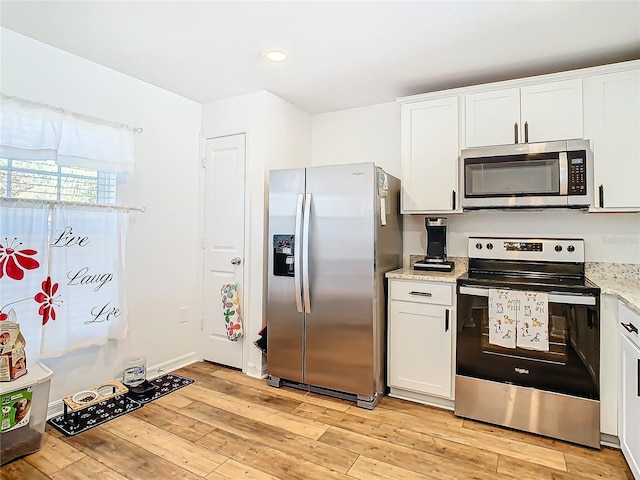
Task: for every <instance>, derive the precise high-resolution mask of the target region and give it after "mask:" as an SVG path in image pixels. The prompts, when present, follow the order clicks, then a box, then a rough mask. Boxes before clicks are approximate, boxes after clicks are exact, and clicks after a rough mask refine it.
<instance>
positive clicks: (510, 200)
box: [458, 140, 593, 210]
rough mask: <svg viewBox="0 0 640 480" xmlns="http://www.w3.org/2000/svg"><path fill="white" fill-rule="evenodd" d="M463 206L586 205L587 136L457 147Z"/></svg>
mask: <svg viewBox="0 0 640 480" xmlns="http://www.w3.org/2000/svg"><path fill="white" fill-rule="evenodd" d="M459 167H460V168H459V170H458V172H459V180H460V190H459V191H460V194H461V201H460V203H461V206H462V208H463V209H467V210H468V209H479V208H536V207H567V208H587V207H589V206H590V205H591V202H592V199H593V191H592V185H593V154H592V153H591V149H590V146H589V141H588V140H563V141H557V142H544V143H518V144H514V145H496V146H492V147H478V148H470V149H466V150H463V151H462V153H461V155H460V165H459Z"/></svg>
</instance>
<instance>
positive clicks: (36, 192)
mask: <svg viewBox="0 0 640 480" xmlns="http://www.w3.org/2000/svg"><path fill="white" fill-rule="evenodd" d="M0 196H3V197H12V198H28V199H38V200H62V201H67V202H82V203H96V204H107V205H113V204H115V200H116V174H115V173H114V172H99V171H97V170H94V169H91V168H82V167H66V166H61V165H56V162H55V161H53V160H46V161H43V160H38V161H34V160H12V159H6V158H0Z"/></svg>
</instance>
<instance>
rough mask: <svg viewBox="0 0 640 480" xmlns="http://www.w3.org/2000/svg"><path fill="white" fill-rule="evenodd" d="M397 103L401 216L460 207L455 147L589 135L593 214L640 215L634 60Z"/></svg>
mask: <svg viewBox="0 0 640 480" xmlns="http://www.w3.org/2000/svg"><path fill="white" fill-rule="evenodd" d="M398 101H399V102H400V103H401V112H402V114H401V122H400V131H401V141H400V149H401V153H400V158H401V166H402V175H401V180H402V213H408V214H430V213H434V214H438V213H442V214H445V213H460V212H461V209H460V208H459V203H460V202H459V201H458V197H459V193H460V192H458V188H459V187H458V179H457V175H458V158H459V155H460V150H461V149H463V148H470V147H481V146H488V145H509V144H514V143H524V142H529V143H534V142H548V141H556V140H570V139H577V138H584V139H587V140H590V141H591V147H592V149H593V163H594V173H593V178H592V179H588V182H589V188H592V189H593V193H594V195H593V198H594V202H593V205H592V207H591V211H610V212H625V211H626V212H629V211H635V212H637V211H640V133H639V132H640V61H638V60H634V61H631V62H621V63H617V64H612V65H602V66H599V67H591V68H585V69H581V70H573V71H568V72H561V73H554V74H549V75H540V76H537V77H528V78H520V79H515V80H508V81H504V82H497V83H491V84H485V85H473V86H469V87H461V88H456V89H451V90H445V91H439V92H431V93H425V94H422V95H414V96H411V97H404V98H400V99H398Z"/></svg>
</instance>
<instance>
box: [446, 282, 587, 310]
mask: <svg viewBox="0 0 640 480" xmlns="http://www.w3.org/2000/svg"><path fill="white" fill-rule="evenodd" d="M458 292H460V294H461V295H472V296H475V297H488V296H489V289H488V288H482V287H464V286H462V285H461V286H460V287H458ZM549 303H565V304H571V305H595V304H596V303H597V299H596V297H594V296H593V295H579V294H575V295H572V294H569V295H567V294H564V293H550V294H549Z"/></svg>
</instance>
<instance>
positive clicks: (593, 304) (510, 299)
mask: <svg viewBox="0 0 640 480" xmlns="http://www.w3.org/2000/svg"><path fill="white" fill-rule="evenodd" d="M468 254H469V270H468V273H467V274H465V275H463V276H461V277H460V278H459V279H458V280H457V340H456V342H457V353H456V381H455V389H456V390H455V392H456V394H455V414H456V415H459V416H461V417H467V418H472V419H476V420H480V421H485V422H489V423H493V424H497V425H502V426H506V427H511V428H515V429H519V430H524V431H527V432H532V433H537V434H540V435H545V436H549V437H553V438H558V439H562V440H566V441H569V442H574V443H578V444H582V445H586V446H590V447H594V448H599V447H600V385H599V374H600V289H599V288H598V287H597V286H596V285H594V284H593V283H591V282H590V281H589V280H588V279H586V278H585V273H584V268H585V267H584V258H585V257H584V241H583V240H582V239H548V238H547V239H545V238H543V239H536V238H527V239H524V238H479V237H473V238H469V243H468Z"/></svg>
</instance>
